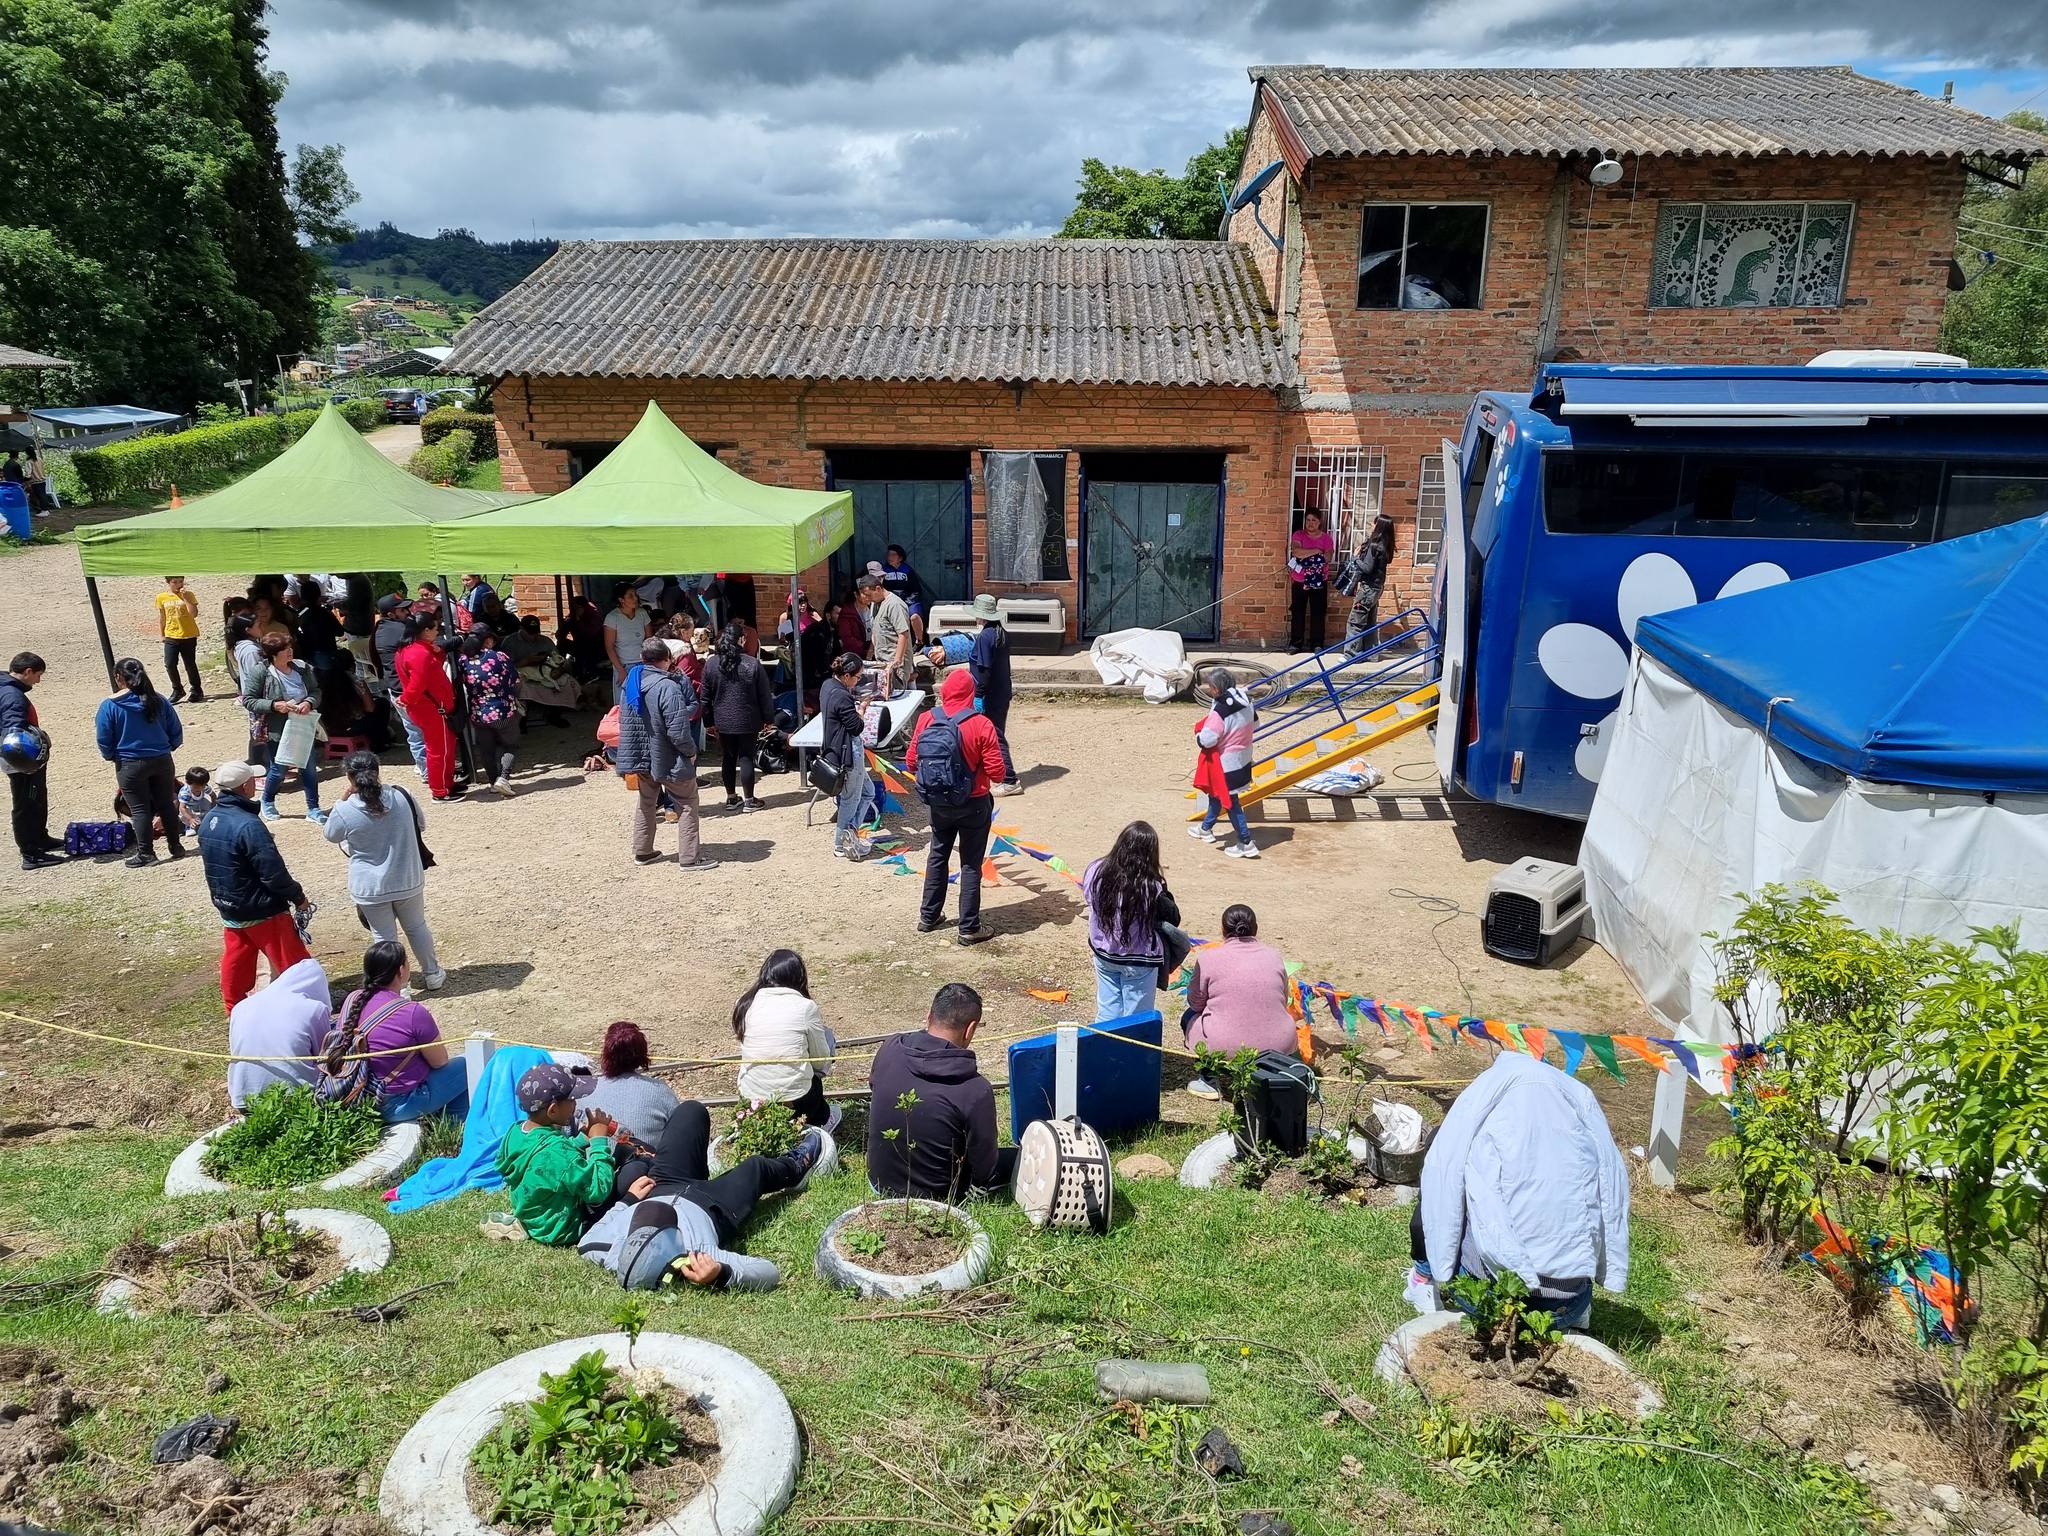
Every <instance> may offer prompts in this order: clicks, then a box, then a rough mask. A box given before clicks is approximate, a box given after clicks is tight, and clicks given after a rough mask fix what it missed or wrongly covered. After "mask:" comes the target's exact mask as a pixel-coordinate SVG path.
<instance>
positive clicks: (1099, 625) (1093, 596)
mask: <svg viewBox="0 0 2048 1536" xmlns="http://www.w3.org/2000/svg"><path fill="white" fill-rule="evenodd" d="M1081 469H1082V476H1083V481H1084V501H1083V506H1084V508H1085V513H1084V516H1085V518H1086V522H1087V531H1086V535H1085V538H1086V554H1087V560H1086V563H1085V565H1084V567H1083V572H1082V589H1081V617H1082V627H1081V632H1082V634H1083V635H1084V636H1092V635H1102V634H1108V633H1110V632H1111V631H1113V630H1119V629H1171V630H1175V631H1178V632H1179V633H1180V634H1182V635H1184V636H1186V637H1187V638H1188V639H1190V640H1214V639H1215V638H1216V633H1217V601H1216V599H1217V595H1218V593H1217V575H1218V558H1217V547H1218V544H1219V542H1220V536H1221V532H1222V525H1223V459H1222V455H1220V454H1215V455H1207V454H1159V455H1150V454H1119V455H1096V456H1084V457H1083V459H1082V462H1081Z"/></svg>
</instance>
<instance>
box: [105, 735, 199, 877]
mask: <svg viewBox="0 0 2048 1536" xmlns="http://www.w3.org/2000/svg"><path fill="white" fill-rule="evenodd" d="M114 782H115V783H116V784H118V785H120V786H121V798H122V799H124V800H126V801H127V802H128V825H129V826H131V827H133V828H134V829H135V851H136V852H137V853H141V854H148V855H150V856H152V857H154V856H155V854H156V839H155V837H154V836H153V835H152V834H151V828H152V826H153V824H154V823H156V822H158V821H161V822H162V823H163V824H164V844H165V846H166V847H168V848H169V849H170V850H171V852H172V853H174V854H175V853H178V852H180V851H181V850H182V849H183V846H184V842H183V838H184V830H185V824H184V822H182V821H180V820H179V819H178V779H177V774H176V772H175V770H173V768H172V767H171V759H170V754H168V753H159V754H158V755H157V756H155V757H131V758H127V759H124V760H123V761H121V762H118V763H116V764H114Z"/></svg>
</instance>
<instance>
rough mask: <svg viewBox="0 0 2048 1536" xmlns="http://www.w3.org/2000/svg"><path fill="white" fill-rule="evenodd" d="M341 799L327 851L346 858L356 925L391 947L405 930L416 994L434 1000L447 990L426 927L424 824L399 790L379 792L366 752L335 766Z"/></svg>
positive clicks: (378, 776)
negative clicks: (359, 918) (342, 785)
mask: <svg viewBox="0 0 2048 1536" xmlns="http://www.w3.org/2000/svg"><path fill="white" fill-rule="evenodd" d="M342 771H343V772H344V773H345V774H347V775H348V793H346V794H345V795H343V796H342V797H341V804H339V805H337V806H336V807H335V808H334V811H333V813H332V814H331V815H329V816H328V818H327V826H326V829H325V830H326V834H327V841H329V842H330V843H339V844H341V848H342V851H343V852H344V853H346V854H347V855H348V894H349V899H350V900H351V901H353V902H354V903H355V904H356V910H357V911H358V912H360V913H361V914H362V915H363V922H364V924H365V926H367V927H368V928H369V930H370V932H372V933H374V934H375V935H376V936H377V937H378V938H379V939H389V940H393V941H395V940H396V939H397V938H398V930H399V929H400V928H403V929H404V930H405V942H406V943H407V944H408V945H410V946H411V948H412V954H413V960H414V963H415V964H416V965H417V967H418V970H417V973H416V974H417V975H418V976H419V978H420V980H419V986H420V987H421V988H422V989H424V990H425V991H428V992H438V991H439V990H440V989H441V988H442V987H444V986H446V985H447V983H448V973H447V972H446V971H444V970H443V969H442V968H441V959H440V956H439V955H437V954H436V953H435V952H434V935H433V933H432V932H431V931H430V930H429V929H428V927H427V859H428V858H431V857H432V855H430V854H428V853H427V845H426V843H425V841H424V839H423V834H424V833H425V831H426V825H427V822H426V817H425V815H424V814H422V812H421V811H420V803H419V801H417V800H415V799H414V798H413V797H412V796H411V795H409V794H407V793H406V792H405V791H404V790H402V789H399V788H397V787H396V786H392V787H389V788H387V787H386V786H385V784H384V779H383V767H382V765H381V764H379V763H378V761H377V754H376V753H374V752H351V753H350V754H349V756H348V760H347V761H346V762H345V763H343V764H342Z"/></svg>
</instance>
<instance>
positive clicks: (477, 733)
mask: <svg viewBox="0 0 2048 1536" xmlns="http://www.w3.org/2000/svg"><path fill="white" fill-rule="evenodd" d="M469 729H470V734H471V735H472V736H473V737H474V738H475V740H476V755H477V765H476V771H477V777H478V778H481V779H484V780H485V781H487V782H489V783H493V784H495V783H496V782H498V781H499V780H500V779H503V780H506V781H507V782H510V780H511V778H512V760H513V758H514V757H516V756H517V755H518V751H519V717H518V716H517V715H512V716H510V717H508V718H506V719H503V720H497V721H491V722H485V721H482V720H471V721H470V722H469Z"/></svg>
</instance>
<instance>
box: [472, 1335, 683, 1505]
mask: <svg viewBox="0 0 2048 1536" xmlns="http://www.w3.org/2000/svg"><path fill="white" fill-rule="evenodd" d="M540 1385H541V1398H540V1401H538V1402H535V1403H529V1404H527V1405H526V1407H525V1408H524V1410H523V1411H520V1412H517V1413H516V1414H512V1415H508V1416H507V1417H506V1420H505V1422H504V1424H503V1425H502V1426H500V1428H499V1430H498V1432H497V1433H496V1434H495V1435H492V1436H490V1437H489V1438H488V1439H486V1440H485V1441H484V1442H483V1443H482V1444H480V1445H479V1446H477V1448H476V1450H475V1451H474V1452H472V1453H471V1456H470V1465H471V1466H472V1467H473V1468H474V1469H475V1471H476V1474H477V1476H478V1477H479V1478H480V1479H481V1480H482V1481H483V1483H484V1486H485V1487H487V1488H489V1489H490V1490H491V1492H492V1493H494V1494H496V1495H497V1503H496V1505H495V1507H494V1508H493V1509H492V1511H491V1515H490V1518H491V1520H492V1522H493V1523H502V1524H506V1525H510V1526H512V1527H514V1528H515V1529H518V1530H526V1531H543V1530H546V1531H553V1532H554V1533H555V1536H609V1533H612V1532H616V1531H621V1530H624V1529H625V1527H626V1524H627V1521H628V1518H629V1517H630V1516H631V1515H632V1512H633V1510H634V1509H635V1508H636V1506H637V1505H638V1503H639V1499H638V1498H637V1496H636V1495H635V1494H634V1492H633V1484H632V1481H631V1478H632V1474H633V1473H634V1472H635V1471H636V1470H637V1469H639V1468H641V1467H643V1466H648V1465H650V1464H660V1463H663V1462H666V1461H669V1460H671V1459H673V1458H674V1457H675V1456H676V1455H677V1454H678V1453H679V1452H680V1451H681V1450H682V1449H683V1436H682V1432H681V1431H680V1430H679V1429H678V1428H677V1427H676V1425H675V1422H674V1421H673V1420H671V1419H670V1418H669V1416H668V1415H667V1414H666V1413H664V1412H662V1409H661V1405H660V1404H659V1403H657V1402H656V1401H655V1400H654V1399H653V1398H652V1397H649V1396H647V1395H646V1394H645V1393H642V1392H638V1391H636V1390H634V1388H633V1387H631V1386H630V1385H628V1384H627V1383H626V1382H624V1381H623V1380H622V1379H621V1378H620V1376H619V1373H618V1372H617V1371H616V1370H614V1369H613V1368H612V1367H611V1366H609V1365H607V1364H605V1358H604V1354H603V1352H602V1351H600V1350H592V1351H591V1352H590V1353H589V1354H587V1355H584V1356H582V1357H581V1358H580V1359H578V1360H577V1361H576V1362H575V1363H574V1364H573V1365H571V1366H570V1367H569V1369H568V1370H566V1371H563V1372H562V1373H561V1374H560V1375H558V1376H547V1375H543V1376H542V1377H541V1379H540Z"/></svg>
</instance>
